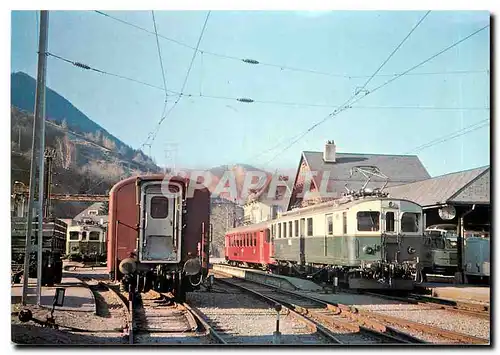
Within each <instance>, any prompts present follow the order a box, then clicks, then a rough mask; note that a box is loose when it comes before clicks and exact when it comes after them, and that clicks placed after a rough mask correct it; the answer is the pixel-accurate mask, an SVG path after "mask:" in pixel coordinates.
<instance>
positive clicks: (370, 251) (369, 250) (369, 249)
mask: <svg viewBox="0 0 500 355" xmlns="http://www.w3.org/2000/svg"><path fill="white" fill-rule="evenodd" d="M363 251H364V252H365V254H374V253H375V251H374V250H373V248H372V247H369V246H368V245H365V246H364V247H363Z"/></svg>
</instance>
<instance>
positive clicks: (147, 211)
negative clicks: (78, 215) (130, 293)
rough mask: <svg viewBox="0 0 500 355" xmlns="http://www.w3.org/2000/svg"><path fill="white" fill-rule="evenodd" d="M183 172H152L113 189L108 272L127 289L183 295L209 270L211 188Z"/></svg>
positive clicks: (200, 280) (109, 226) (181, 296)
mask: <svg viewBox="0 0 500 355" xmlns="http://www.w3.org/2000/svg"><path fill="white" fill-rule="evenodd" d="M190 183H194V181H190V180H187V179H184V178H181V177H169V178H168V179H166V177H165V175H148V176H137V177H131V178H128V179H125V180H122V181H120V182H119V183H117V184H116V185H115V186H113V188H112V189H111V192H110V198H109V222H108V223H109V224H108V252H107V261H108V271H109V275H110V278H111V279H112V280H115V281H118V280H120V281H121V282H122V285H123V286H124V287H125V288H126V289H132V290H136V291H138V292H147V291H148V290H149V289H155V290H158V291H163V292H170V291H172V292H173V293H174V295H175V296H176V297H177V298H179V299H183V298H184V297H185V292H186V291H192V290H193V289H196V288H197V287H199V285H200V284H201V282H202V281H203V279H204V278H205V277H206V275H207V274H208V255H209V245H210V238H211V236H210V231H211V228H210V192H209V191H208V189H206V188H204V189H195V190H194V194H193V195H192V196H188V195H187V191H188V188H189V184H190Z"/></svg>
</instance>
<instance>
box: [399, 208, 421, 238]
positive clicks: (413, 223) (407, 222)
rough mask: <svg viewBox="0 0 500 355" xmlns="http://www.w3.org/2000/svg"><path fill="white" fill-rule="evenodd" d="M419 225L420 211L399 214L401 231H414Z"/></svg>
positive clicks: (416, 230)
mask: <svg viewBox="0 0 500 355" xmlns="http://www.w3.org/2000/svg"><path fill="white" fill-rule="evenodd" d="M419 225H420V213H414V212H404V213H403V215H402V216H401V232H405V233H416V232H418V229H419Z"/></svg>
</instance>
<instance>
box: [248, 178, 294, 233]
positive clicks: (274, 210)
mask: <svg viewBox="0 0 500 355" xmlns="http://www.w3.org/2000/svg"><path fill="white" fill-rule="evenodd" d="M273 179H275V180H278V181H279V182H280V184H279V185H278V184H277V183H276V182H274V184H275V185H276V190H275V191H270V188H271V187H272V188H274V186H273V184H272V180H273ZM292 187H293V181H291V180H290V179H289V177H285V176H281V175H280V174H279V173H278V172H276V173H275V174H274V175H269V176H268V179H267V181H266V184H265V186H264V187H263V188H262V189H260V190H259V191H257V192H255V193H254V194H253V195H251V196H249V198H248V200H247V202H246V203H245V205H244V206H243V209H244V217H243V221H244V224H245V225H248V224H255V223H260V222H264V221H268V220H271V219H275V218H277V217H279V215H280V214H281V212H283V211H286V208H287V206H288V202H289V198H290V195H291V191H292Z"/></svg>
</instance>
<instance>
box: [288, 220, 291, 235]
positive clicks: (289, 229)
mask: <svg viewBox="0 0 500 355" xmlns="http://www.w3.org/2000/svg"><path fill="white" fill-rule="evenodd" d="M288 237H289V238H291V237H292V221H290V222H288Z"/></svg>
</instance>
